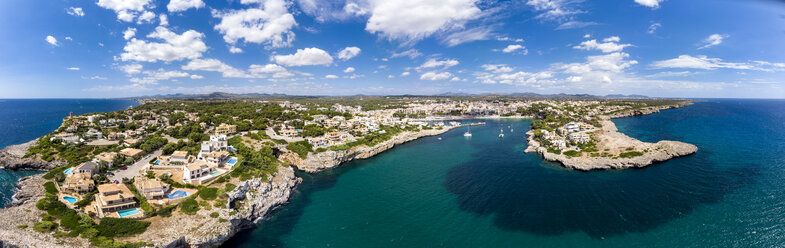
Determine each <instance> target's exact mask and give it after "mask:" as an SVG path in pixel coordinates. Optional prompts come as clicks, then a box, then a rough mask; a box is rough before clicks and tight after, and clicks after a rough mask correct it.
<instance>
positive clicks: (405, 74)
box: [401, 71, 411, 77]
mask: <svg viewBox="0 0 785 248" xmlns="http://www.w3.org/2000/svg"><path fill="white" fill-rule="evenodd" d="M409 74H411V73H410V72H408V71H405V72H403V73H401V76H402V77H405V76H409Z"/></svg>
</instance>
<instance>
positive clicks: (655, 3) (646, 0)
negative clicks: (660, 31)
mask: <svg viewBox="0 0 785 248" xmlns="http://www.w3.org/2000/svg"><path fill="white" fill-rule="evenodd" d="M662 1H664V0H635V2H636V3H638V4H640V5H643V6H646V7H650V8H653V9H656V8H659V7H660V3H661V2H662Z"/></svg>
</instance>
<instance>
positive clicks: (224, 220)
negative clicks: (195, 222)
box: [218, 218, 229, 222]
mask: <svg viewBox="0 0 785 248" xmlns="http://www.w3.org/2000/svg"><path fill="white" fill-rule="evenodd" d="M227 221H229V220H227V219H224V218H218V222H227Z"/></svg>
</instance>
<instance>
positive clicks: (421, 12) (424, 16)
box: [355, 0, 482, 42]
mask: <svg viewBox="0 0 785 248" xmlns="http://www.w3.org/2000/svg"><path fill="white" fill-rule="evenodd" d="M476 2H477V0H429V1H422V0H396V1H387V0H370V1H369V2H368V3H367V5H368V6H367V8H366V7H364V6H357V7H358V10H356V11H355V13H357V14H364V13H367V14H368V15H370V17H369V18H368V22H367V23H366V26H365V30H366V31H368V32H370V33H372V34H379V35H380V36H382V37H385V38H387V39H389V40H399V41H404V42H415V41H418V40H421V39H423V38H426V37H428V36H431V35H432V34H434V33H437V32H440V31H448V30H453V29H456V28H463V27H464V25H465V24H466V22H468V21H471V20H475V19H477V18H479V17H480V16H481V15H482V11H481V10H480V9H479V8H478V7H477V6H476ZM366 9H367V11H366Z"/></svg>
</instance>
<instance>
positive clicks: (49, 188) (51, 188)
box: [44, 182, 58, 195]
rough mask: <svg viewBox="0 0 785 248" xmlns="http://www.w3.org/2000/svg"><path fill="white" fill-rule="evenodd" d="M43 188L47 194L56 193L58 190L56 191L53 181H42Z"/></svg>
mask: <svg viewBox="0 0 785 248" xmlns="http://www.w3.org/2000/svg"><path fill="white" fill-rule="evenodd" d="M44 188H45V189H46V193H47V194H53V195H56V194H57V192H58V191H57V187H55V183H54V182H46V183H44Z"/></svg>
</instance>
